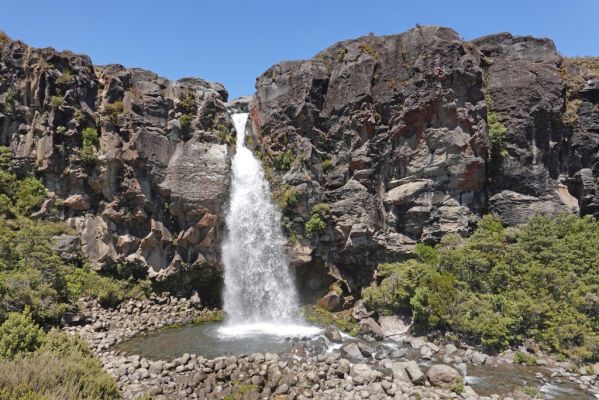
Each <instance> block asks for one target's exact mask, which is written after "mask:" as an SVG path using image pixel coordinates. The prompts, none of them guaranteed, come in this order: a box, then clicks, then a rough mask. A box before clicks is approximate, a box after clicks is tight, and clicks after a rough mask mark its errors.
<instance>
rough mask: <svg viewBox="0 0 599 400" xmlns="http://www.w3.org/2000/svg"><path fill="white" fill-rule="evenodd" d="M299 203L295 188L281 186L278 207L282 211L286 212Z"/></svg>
mask: <svg viewBox="0 0 599 400" xmlns="http://www.w3.org/2000/svg"><path fill="white" fill-rule="evenodd" d="M298 201H299V192H298V190H297V188H296V187H295V186H288V185H283V186H282V187H281V191H280V193H279V199H278V203H279V207H281V209H282V210H287V209H290V208H293V207H295V205H296V204H297V202H298Z"/></svg>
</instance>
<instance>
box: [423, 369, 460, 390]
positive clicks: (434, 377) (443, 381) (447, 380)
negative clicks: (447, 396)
mask: <svg viewBox="0 0 599 400" xmlns="http://www.w3.org/2000/svg"><path fill="white" fill-rule="evenodd" d="M426 377H427V379H428V381H429V382H430V383H431V385H433V386H437V387H443V388H447V389H449V388H451V387H452V386H453V385H455V384H456V383H459V382H463V379H462V376H461V375H460V373H459V372H458V371H456V370H455V369H453V368H451V367H450V366H448V365H444V364H436V365H433V366H432V367H431V368H430V369H429V370H428V372H427V373H426Z"/></svg>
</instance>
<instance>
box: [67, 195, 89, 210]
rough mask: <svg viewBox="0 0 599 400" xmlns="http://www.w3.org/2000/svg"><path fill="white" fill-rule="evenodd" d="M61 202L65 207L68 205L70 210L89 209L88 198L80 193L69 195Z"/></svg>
mask: <svg viewBox="0 0 599 400" xmlns="http://www.w3.org/2000/svg"><path fill="white" fill-rule="evenodd" d="M62 204H63V205H64V206H65V207H68V208H70V209H72V210H76V211H84V210H87V209H89V207H90V203H89V199H88V198H87V196H84V195H81V194H74V195H71V196H69V197H67V198H66V199H65V200H64V201H63V202H62Z"/></svg>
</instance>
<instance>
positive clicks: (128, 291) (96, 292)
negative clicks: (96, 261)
mask: <svg viewBox="0 0 599 400" xmlns="http://www.w3.org/2000/svg"><path fill="white" fill-rule="evenodd" d="M63 275H64V279H65V281H66V286H67V288H68V290H69V293H70V295H71V296H72V297H73V298H75V299H78V298H80V297H83V296H90V297H92V298H95V299H97V300H98V301H99V302H100V304H101V305H102V306H104V307H114V306H116V305H118V304H119V303H121V302H122V301H123V300H126V299H129V298H136V297H143V296H145V295H147V294H148V293H149V292H150V289H151V286H150V282H149V281H148V280H144V279H140V280H136V279H133V278H130V279H127V280H125V279H113V278H110V277H107V276H103V275H100V274H98V273H97V272H95V271H93V270H91V269H90V268H89V267H88V266H87V265H84V266H83V267H67V268H65V269H64V270H63Z"/></svg>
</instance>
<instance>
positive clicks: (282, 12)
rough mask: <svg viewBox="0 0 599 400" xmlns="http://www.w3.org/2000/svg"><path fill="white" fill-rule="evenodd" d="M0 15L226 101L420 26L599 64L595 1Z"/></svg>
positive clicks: (272, 2) (117, 8)
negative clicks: (284, 65) (271, 73)
mask: <svg viewBox="0 0 599 400" xmlns="http://www.w3.org/2000/svg"><path fill="white" fill-rule="evenodd" d="M0 13H1V16H0V30H4V31H5V32H6V33H7V34H8V35H9V36H11V37H12V38H15V39H21V40H23V41H25V42H26V43H28V44H29V45H31V46H34V47H47V46H51V47H54V48H56V49H58V50H63V49H68V50H72V51H74V52H76V53H85V54H88V55H89V56H90V57H91V58H92V60H93V62H94V63H95V64H108V63H119V64H123V65H125V66H128V67H142V68H146V69H149V70H152V71H154V72H157V73H158V74H159V75H162V76H165V77H167V78H171V79H178V78H181V77H185V76H197V77H201V78H204V79H206V80H210V81H217V82H221V83H223V84H224V85H225V86H226V88H227V89H228V91H229V94H230V96H229V97H230V99H233V98H235V97H237V96H241V95H249V94H252V93H253V91H254V83H255V79H256V77H257V76H258V75H260V74H261V73H262V72H264V71H265V70H266V69H267V68H268V67H270V66H271V65H273V64H275V63H277V62H279V61H281V60H290V59H306V58H311V57H312V56H313V55H314V54H316V53H317V52H319V51H320V50H322V49H324V48H326V47H328V46H330V45H332V44H333V43H335V42H337V41H340V40H345V39H350V38H355V37H358V36H362V35H366V34H368V33H369V32H374V33H375V34H377V35H386V34H393V33H400V32H403V31H405V30H407V29H410V28H412V27H414V26H415V25H416V24H417V23H418V24H422V25H443V26H448V27H451V28H453V29H455V30H456V31H457V32H458V33H459V34H460V35H461V36H462V37H463V38H465V39H467V40H468V39H473V38H476V37H479V36H483V35H487V34H491V33H496V32H505V31H508V32H511V33H513V34H516V35H533V36H539V37H550V38H552V39H553V40H554V41H555V42H556V44H557V47H558V50H559V51H560V53H561V54H563V55H568V56H575V55H597V56H599V23H598V22H597V21H598V15H599V0H501V1H488V0H476V1H475V0H464V1H457V0H455V1H451V0H438V1H436V0H429V1H426V0H410V1H400V0H395V1H391V0H389V1H384V0H301V1H300V0H296V1H289V0H278V1H277V0H263V1H249V0H247V1H243V0H229V1H221V0H212V1H203V0H197V1H192V0H187V1H184V0H169V1H157V0H145V1H143V0H139V1H133V0H119V1H115V0H100V1H93V2H92V1H87V0H83V1H81V0H79V1H77V0H54V1H51V0H17V1H14V0H2V2H1V5H0Z"/></svg>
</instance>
